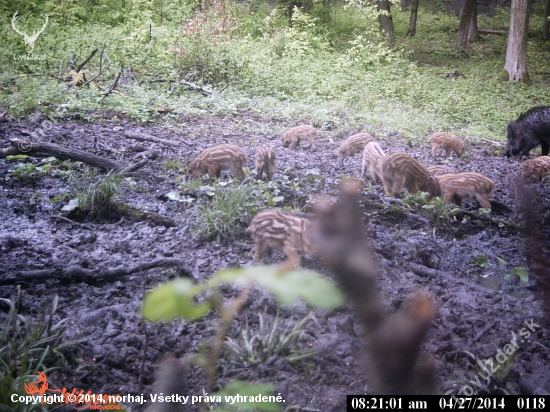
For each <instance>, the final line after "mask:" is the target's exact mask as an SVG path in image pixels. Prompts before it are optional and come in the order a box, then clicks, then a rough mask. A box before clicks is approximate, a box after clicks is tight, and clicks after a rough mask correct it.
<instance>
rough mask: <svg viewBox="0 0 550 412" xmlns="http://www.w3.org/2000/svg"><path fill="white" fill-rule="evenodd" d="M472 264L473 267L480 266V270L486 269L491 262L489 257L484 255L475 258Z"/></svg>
mask: <svg viewBox="0 0 550 412" xmlns="http://www.w3.org/2000/svg"><path fill="white" fill-rule="evenodd" d="M470 263H472V265H475V266H479V267H480V268H484V267H485V266H487V263H489V261H488V259H487V255H485V254H483V255H479V256H476V257H473V258H472V260H471V261H470Z"/></svg>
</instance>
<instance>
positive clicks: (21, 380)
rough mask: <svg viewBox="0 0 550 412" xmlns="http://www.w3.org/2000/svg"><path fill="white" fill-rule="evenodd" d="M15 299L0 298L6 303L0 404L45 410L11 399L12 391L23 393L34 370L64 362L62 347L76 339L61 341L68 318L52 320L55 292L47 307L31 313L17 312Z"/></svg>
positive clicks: (0, 339) (24, 411) (0, 354)
mask: <svg viewBox="0 0 550 412" xmlns="http://www.w3.org/2000/svg"><path fill="white" fill-rule="evenodd" d="M19 299H20V297H19V295H18V296H17V298H16V299H15V300H9V299H3V298H1V299H0V302H2V303H3V304H4V305H7V306H9V311H8V312H7V314H2V315H1V316H0V321H1V322H2V327H1V329H0V404H1V405H5V406H7V407H8V408H9V409H7V410H9V411H15V412H19V411H21V412H27V411H31V410H41V411H46V410H47V409H46V408H45V407H43V406H41V405H40V404H38V405H32V404H26V403H23V402H12V395H26V392H25V386H24V384H25V383H29V382H32V381H34V380H36V375H37V372H39V371H40V372H44V373H48V372H49V371H52V370H54V369H55V368H57V367H59V366H62V365H64V364H65V363H66V359H65V357H64V355H63V353H62V351H63V349H64V348H65V347H68V346H70V345H72V344H74V343H76V342H79V341H66V342H63V341H62V337H63V336H62V335H63V333H64V332H65V330H66V329H67V328H68V326H69V323H68V318H67V319H62V320H60V321H58V322H55V323H54V317H55V312H56V310H57V303H58V297H57V296H55V297H54V298H53V300H52V302H51V306H50V308H49V310H48V311H46V310H44V311H43V312H42V313H38V314H37V315H36V316H35V317H31V316H24V315H22V314H20V313H19Z"/></svg>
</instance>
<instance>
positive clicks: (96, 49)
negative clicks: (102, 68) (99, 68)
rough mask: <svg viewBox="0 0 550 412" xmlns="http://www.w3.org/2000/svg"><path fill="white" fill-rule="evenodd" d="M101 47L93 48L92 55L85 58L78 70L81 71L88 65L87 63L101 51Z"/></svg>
mask: <svg viewBox="0 0 550 412" xmlns="http://www.w3.org/2000/svg"><path fill="white" fill-rule="evenodd" d="M99 50H100V49H99V47H96V48H95V49H93V50H92V52H91V53H90V55H89V56H88V57H86V58H85V59H84V61H83V62H82V63H80V64H79V66H78V67H77V68H76V70H75V71H76V72H77V73H79V72H80V71H81V70H82V68H83V67H84V66H85V65H86V63H88V62H89V61H90V60H92V57H94V55H95V54H96V53H97V52H98V51H99Z"/></svg>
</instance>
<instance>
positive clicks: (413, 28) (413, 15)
mask: <svg viewBox="0 0 550 412" xmlns="http://www.w3.org/2000/svg"><path fill="white" fill-rule="evenodd" d="M549 1H550V0H549ZM418 3H420V0H413V2H412V5H411V18H410V20H409V31H408V32H407V36H411V37H412V36H414V35H415V34H416V18H417V17H418Z"/></svg>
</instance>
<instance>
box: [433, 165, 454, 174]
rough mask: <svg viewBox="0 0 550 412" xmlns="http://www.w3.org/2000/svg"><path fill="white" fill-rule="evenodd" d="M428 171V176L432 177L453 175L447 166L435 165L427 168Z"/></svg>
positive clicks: (452, 171)
mask: <svg viewBox="0 0 550 412" xmlns="http://www.w3.org/2000/svg"><path fill="white" fill-rule="evenodd" d="M428 170H429V171H430V174H431V175H432V176H434V177H435V176H442V175H448V174H450V173H454V170H453V169H451V168H450V167H449V166H447V165H435V166H430V167H428Z"/></svg>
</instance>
